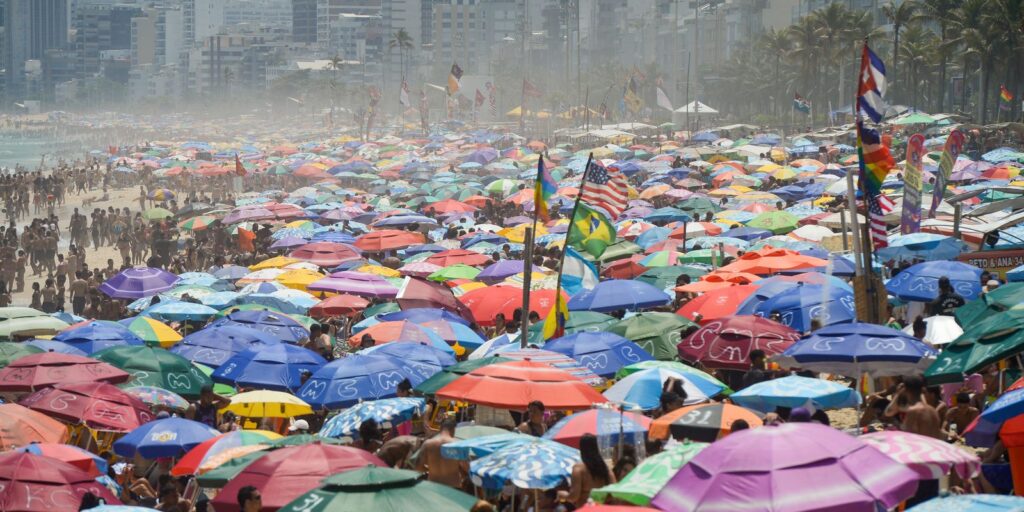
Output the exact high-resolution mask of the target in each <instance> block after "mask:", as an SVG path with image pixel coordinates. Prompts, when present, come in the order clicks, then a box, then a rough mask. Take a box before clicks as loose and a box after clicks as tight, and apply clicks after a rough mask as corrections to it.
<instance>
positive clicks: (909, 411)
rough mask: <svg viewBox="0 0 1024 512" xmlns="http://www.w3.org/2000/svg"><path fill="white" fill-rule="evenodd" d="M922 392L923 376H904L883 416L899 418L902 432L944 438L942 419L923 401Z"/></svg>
mask: <svg viewBox="0 0 1024 512" xmlns="http://www.w3.org/2000/svg"><path fill="white" fill-rule="evenodd" d="M923 393H924V377H922V376H920V375H911V376H909V377H905V378H904V379H903V383H902V384H900V385H899V386H898V387H897V388H896V394H895V395H894V396H893V399H892V403H890V404H889V407H886V409H885V416H887V417H894V416H896V417H899V418H901V419H900V429H901V430H903V431H904V432H913V433H915V434H921V435H923V436H928V437H934V438H935V439H942V440H945V436H944V435H943V434H942V419H941V418H939V413H938V412H936V411H935V408H934V407H932V406H930V405H928V402H926V401H925V399H924V396H923Z"/></svg>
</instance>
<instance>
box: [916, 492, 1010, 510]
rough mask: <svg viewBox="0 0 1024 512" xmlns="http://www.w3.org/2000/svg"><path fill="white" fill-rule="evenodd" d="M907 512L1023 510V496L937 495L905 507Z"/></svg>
mask: <svg viewBox="0 0 1024 512" xmlns="http://www.w3.org/2000/svg"><path fill="white" fill-rule="evenodd" d="M907 510H908V511H909V512H1024V498H1022V497H1020V496H1006V495H1002V494H951V495H949V496H938V497H935V498H932V499H930V500H928V501H926V502H924V503H921V504H918V505H916V506H913V507H910V508H908V509H907Z"/></svg>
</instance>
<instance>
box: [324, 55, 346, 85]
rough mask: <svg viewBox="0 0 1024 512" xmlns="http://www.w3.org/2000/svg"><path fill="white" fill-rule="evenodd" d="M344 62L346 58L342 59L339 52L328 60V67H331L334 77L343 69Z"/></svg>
mask: <svg viewBox="0 0 1024 512" xmlns="http://www.w3.org/2000/svg"><path fill="white" fill-rule="evenodd" d="M344 63H345V60H344V59H342V58H341V55H338V54H337V53H335V54H334V56H333V57H331V58H330V60H329V61H328V62H327V67H328V68H330V69H331V71H332V73H331V74H332V75H334V79H337V78H338V71H341V68H342V66H344Z"/></svg>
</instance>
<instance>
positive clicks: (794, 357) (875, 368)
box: [775, 322, 938, 378]
mask: <svg viewBox="0 0 1024 512" xmlns="http://www.w3.org/2000/svg"><path fill="white" fill-rule="evenodd" d="M937 354H938V352H937V351H936V350H935V349H933V348H931V347H929V346H928V345H926V344H925V343H924V342H922V341H920V340H918V339H917V338H914V337H913V336H910V335H908V334H904V333H902V332H900V331H897V330H895V329H890V328H888V327H885V326H881V325H875V324H869V323H863V322H851V323H847V324H837V325H829V326H825V327H822V328H821V329H818V330H816V331H814V332H813V333H812V334H810V335H808V336H807V337H805V338H803V339H801V340H800V341H797V342H796V343H794V344H792V345H791V346H790V347H789V348H787V349H786V350H785V352H783V353H782V354H780V355H779V356H777V357H775V361H777V362H778V363H779V364H780V365H782V366H783V367H786V368H791V367H799V368H803V369H806V370H813V371H816V372H825V373H835V374H839V375H845V376H847V377H852V378H859V377H860V375H861V374H862V373H867V374H869V375H871V376H872V377H891V376H896V375H912V374H915V373H920V372H923V371H924V370H925V369H927V368H928V366H929V365H931V363H932V362H933V361H935V356H936V355H937Z"/></svg>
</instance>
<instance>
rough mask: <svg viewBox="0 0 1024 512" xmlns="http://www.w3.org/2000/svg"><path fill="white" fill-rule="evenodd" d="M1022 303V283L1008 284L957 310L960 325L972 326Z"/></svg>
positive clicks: (1023, 295)
mask: <svg viewBox="0 0 1024 512" xmlns="http://www.w3.org/2000/svg"><path fill="white" fill-rule="evenodd" d="M1021 302H1024V283H1008V284H1004V285H1003V286H1000V287H999V288H996V289H995V290H992V291H990V292H988V293H986V294H984V295H982V296H981V297H978V298H977V299H975V300H972V301H968V302H967V303H966V304H964V305H963V306H960V307H959V308H957V310H956V313H955V316H956V319H957V321H958V322H959V323H960V325H967V326H970V325H974V324H976V323H978V321H979V320H983V319H985V318H987V317H989V316H991V315H993V314H995V313H999V312H1002V311H1006V310H1008V309H1010V308H1012V307H1013V306H1016V305H1017V304H1019V303H1021Z"/></svg>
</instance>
